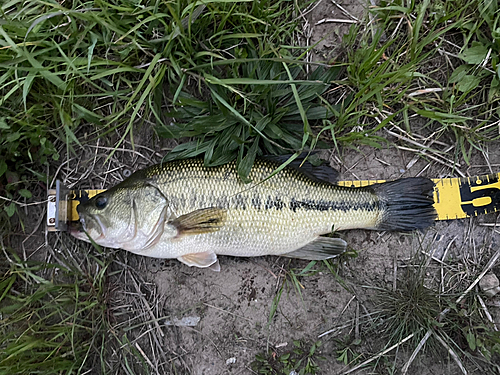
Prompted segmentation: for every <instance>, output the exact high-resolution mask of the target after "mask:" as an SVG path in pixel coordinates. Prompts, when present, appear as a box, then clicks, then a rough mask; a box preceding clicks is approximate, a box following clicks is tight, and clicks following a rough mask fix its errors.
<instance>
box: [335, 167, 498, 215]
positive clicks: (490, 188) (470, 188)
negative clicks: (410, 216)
mask: <svg viewBox="0 0 500 375" xmlns="http://www.w3.org/2000/svg"><path fill="white" fill-rule="evenodd" d="M432 181H433V182H434V183H435V184H436V185H435V186H434V207H435V208H436V211H437V219H436V220H452V219H464V218H466V217H469V216H477V215H481V214H488V213H491V212H500V173H497V174H490V175H485V176H477V177H466V178H440V179H432ZM377 182H384V180H377V181H340V182H338V185H342V186H352V187H360V186H367V185H371V184H375V183H377Z"/></svg>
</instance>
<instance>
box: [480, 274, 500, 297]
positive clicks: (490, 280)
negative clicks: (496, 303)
mask: <svg viewBox="0 0 500 375" xmlns="http://www.w3.org/2000/svg"><path fill="white" fill-rule="evenodd" d="M479 287H480V288H481V290H482V291H483V292H484V294H486V295H487V296H488V297H493V296H495V295H496V294H497V293H499V292H500V281H499V280H498V277H497V276H496V275H495V274H494V273H493V272H489V273H487V274H486V275H484V276H483V278H482V279H481V280H480V281H479Z"/></svg>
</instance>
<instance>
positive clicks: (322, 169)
mask: <svg viewBox="0 0 500 375" xmlns="http://www.w3.org/2000/svg"><path fill="white" fill-rule="evenodd" d="M291 156H292V155H266V156H263V157H262V159H265V160H271V161H273V162H275V163H278V164H283V163H284V162H286V161H287V160H288V159H290V157H291ZM309 160H311V161H312V160H314V162H315V164H316V161H318V162H319V163H321V162H324V160H322V159H319V158H318V156H317V155H316V154H308V153H307V152H303V153H302V154H300V156H298V157H297V158H296V159H295V160H293V161H292V162H291V163H290V164H288V166H289V167H291V168H293V169H295V170H297V171H299V172H302V173H303V174H305V175H306V176H307V177H309V178H310V179H311V180H314V181H318V182H328V183H330V184H335V183H336V182H337V181H338V176H339V172H337V171H336V170H335V169H333V168H332V167H330V166H329V165H326V164H325V165H321V164H320V165H317V166H316V165H313V164H311V162H310V161H309Z"/></svg>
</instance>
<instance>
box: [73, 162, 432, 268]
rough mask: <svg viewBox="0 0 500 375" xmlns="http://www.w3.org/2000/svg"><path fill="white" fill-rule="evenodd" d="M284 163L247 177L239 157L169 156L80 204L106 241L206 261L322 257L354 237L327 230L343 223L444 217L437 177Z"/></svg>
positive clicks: (90, 228)
mask: <svg viewBox="0 0 500 375" xmlns="http://www.w3.org/2000/svg"><path fill="white" fill-rule="evenodd" d="M279 165H280V164H279V163H277V162H275V161H273V160H267V159H257V160H256V161H255V163H254V166H253V167H252V170H251V172H250V174H249V176H248V178H249V179H250V180H251V181H252V182H251V183H248V184H245V183H244V182H243V181H242V180H241V179H240V178H239V176H238V173H237V167H236V163H235V162H232V163H229V164H225V165H222V166H217V167H206V166H204V164H203V160H202V159H186V160H177V161H172V162H167V163H162V164H159V165H155V166H152V167H149V168H146V169H144V170H142V171H138V172H136V173H134V174H133V175H132V176H130V177H129V178H128V179H126V180H125V181H123V182H122V183H120V184H118V185H116V186H115V187H113V188H111V189H109V190H108V191H106V192H104V193H102V194H99V195H97V196H95V197H93V198H92V199H90V200H89V201H88V202H86V203H82V204H81V205H80V206H78V207H79V208H78V212H79V215H80V217H81V218H82V219H81V220H82V225H83V227H84V229H85V230H86V231H87V233H89V234H90V233H92V234H91V237H92V238H93V239H94V240H95V241H96V242H97V243H99V241H101V242H102V244H103V245H104V246H108V247H115V248H123V249H126V250H129V251H132V252H134V253H137V254H142V255H147V256H153V257H160V258H177V259H179V260H181V261H183V262H184V263H186V264H188V265H196V266H199V267H206V266H210V265H211V264H213V263H214V262H215V261H216V254H220V255H232V256H260V255H283V254H285V255H287V256H297V257H304V258H306V259H315V257H314V256H315V255H314V254H316V253H315V252H317V253H322V254H323V255H321V256H322V257H324V256H327V255H325V254H330V253H333V252H338V251H339V248H341V247H345V242H343V241H342V240H339V239H329V238H326V239H325V238H322V237H319V236H321V235H323V234H327V233H331V232H332V231H333V230H344V229H353V228H365V229H382V230H387V229H389V230H412V229H420V228H423V227H426V226H429V225H431V224H432V223H433V221H434V219H435V211H434V208H433V206H432V204H433V199H432V187H433V183H432V182H431V181H430V180H428V179H423V178H413V179H412V178H410V179H403V180H399V181H395V182H387V183H383V184H377V185H373V186H368V187H363V188H351V187H343V186H337V185H333V184H331V183H329V182H327V181H324V180H323V179H319V178H316V177H315V176H314V175H313V176H310V175H309V172H307V173H305V172H304V173H303V172H302V171H301V169H300V168H299V167H296V166H294V167H291V166H289V167H285V168H284V169H283V170H281V171H280V172H278V173H276V174H275V175H273V176H272V177H270V176H271V174H272V173H273V172H274V171H275V170H276V169H277V168H278V167H279ZM99 196H101V198H99ZM99 199H100V201H99ZM99 202H100V203H99ZM101 206H105V207H101ZM125 233H126V234H127V238H128V240H127V242H126V243H124V242H123V241H122V242H121V239H123V238H124V234H125ZM73 234H74V235H75V236H76V237H78V238H81V239H84V240H85V239H86V238H87V237H86V235H85V237H84V236H83V235H79V234H77V233H73ZM131 234H132V235H133V234H135V235H136V236H135V237H134V238H133V239H132V240H130V237H131ZM318 237H319V238H318ZM308 246H309V248H308ZM320 259H322V258H320Z"/></svg>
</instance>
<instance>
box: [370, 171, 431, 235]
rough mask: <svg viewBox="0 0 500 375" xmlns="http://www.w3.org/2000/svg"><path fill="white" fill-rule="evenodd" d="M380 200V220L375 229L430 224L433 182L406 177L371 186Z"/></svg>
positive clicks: (405, 229) (422, 227)
mask: <svg viewBox="0 0 500 375" xmlns="http://www.w3.org/2000/svg"><path fill="white" fill-rule="evenodd" d="M372 188H373V190H374V192H375V193H376V194H377V196H378V198H379V201H380V203H381V209H382V211H383V214H382V219H381V220H380V222H379V224H378V225H377V227H376V228H375V229H377V230H401V231H411V230H415V229H424V228H427V227H430V226H432V225H434V222H435V220H436V217H437V213H436V209H435V208H434V198H433V189H434V182H432V181H431V180H429V179H428V178H422V177H410V178H403V179H400V180H396V181H390V182H384V183H381V184H376V185H373V186H372Z"/></svg>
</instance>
